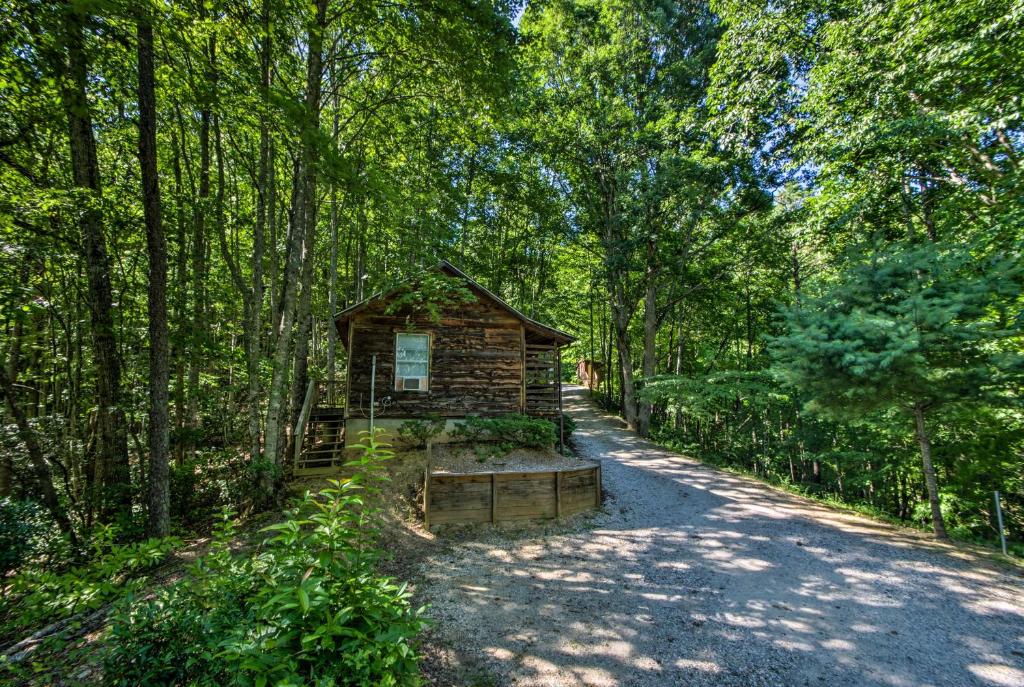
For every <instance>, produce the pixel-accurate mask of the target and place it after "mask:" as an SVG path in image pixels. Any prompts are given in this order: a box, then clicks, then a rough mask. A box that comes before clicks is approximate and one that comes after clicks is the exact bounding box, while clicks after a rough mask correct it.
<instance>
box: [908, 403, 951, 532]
mask: <svg viewBox="0 0 1024 687" xmlns="http://www.w3.org/2000/svg"><path fill="white" fill-rule="evenodd" d="M914 425H915V428H916V430H917V443H918V444H919V445H920V447H921V471H922V472H923V473H924V484H925V487H927V489H928V505H929V506H931V510H932V531H933V532H934V533H935V538H936V539H941V540H943V541H945V540H947V539H949V535H948V534H946V523H945V522H944V521H943V519H942V507H941V504H940V502H939V483H938V480H937V479H936V478H935V467H934V466H933V465H932V442H931V439H929V438H928V433H927V431H925V426H924V406H923V405H922V404H920V403H915V404H914Z"/></svg>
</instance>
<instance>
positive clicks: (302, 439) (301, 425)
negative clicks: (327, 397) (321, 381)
mask: <svg viewBox="0 0 1024 687" xmlns="http://www.w3.org/2000/svg"><path fill="white" fill-rule="evenodd" d="M316 396H317V384H316V380H315V379H311V380H309V385H308V386H307V387H306V400H304V401H303V402H302V410H301V411H299V421H298V422H297V423H295V465H296V466H298V465H299V461H300V460H301V458H302V448H303V446H304V445H305V443H306V425H307V424H309V414H310V412H311V411H312V409H313V406H315V405H316Z"/></svg>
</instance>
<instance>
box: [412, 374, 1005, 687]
mask: <svg viewBox="0 0 1024 687" xmlns="http://www.w3.org/2000/svg"><path fill="white" fill-rule="evenodd" d="M567 408H568V410H569V411H570V412H571V413H572V415H573V416H574V417H575V418H576V420H577V422H578V423H579V428H578V430H577V434H576V438H577V445H578V447H579V450H580V452H581V453H582V454H583V456H584V457H587V458H593V459H603V465H604V467H603V472H604V481H605V487H606V490H607V492H608V493H609V500H608V501H607V502H606V504H605V513H603V514H600V515H597V516H595V517H593V518H592V519H591V521H590V522H582V523H581V522H580V521H579V520H577V521H576V522H574V523H569V524H566V525H554V526H552V527H550V528H548V530H547V531H546V532H543V533H542V532H537V531H534V532H532V533H526V534H523V533H518V534H516V533H509V532H500V531H498V532H493V531H488V530H481V531H477V532H476V533H474V534H473V535H471V537H472V538H469V537H467V538H464V539H462V540H455V541H451V542H450V543H449V544H448V545H447V546H444V547H442V548H440V549H434V550H433V551H432V552H431V553H430V554H429V555H428V556H427V559H426V561H425V565H424V567H423V571H422V575H423V584H422V585H421V587H420V590H419V594H420V596H421V598H424V599H425V600H427V601H429V602H430V603H431V604H432V609H431V611H430V614H431V616H433V617H434V618H435V619H436V620H437V621H438V625H437V630H436V632H438V633H439V634H440V635H441V636H442V639H443V641H444V642H445V643H446V644H448V645H449V646H451V647H453V648H454V649H455V651H456V652H457V653H458V654H459V656H460V657H461V659H462V660H463V661H464V662H466V663H468V664H476V665H480V666H483V668H484V670H485V671H486V673H487V674H488V675H489V677H487V678H486V679H484V680H480V681H478V682H476V684H499V685H523V686H525V685H530V686H533V685H537V686H540V685H551V686H555V685H557V686H559V687H561V686H571V685H600V686H605V685H636V686H639V685H652V686H653V685H744V686H747V685H750V686H755V685H786V686H788V685H828V686H830V687H831V686H833V685H891V686H904V685H1005V686H1007V687H1010V686H1012V687H1022V686H1024V576H1022V575H1021V574H1020V573H1019V572H1017V571H1015V570H1013V569H1011V568H1009V567H1007V566H1005V565H1002V564H997V563H993V562H990V561H988V560H986V559H985V558H984V557H983V556H981V555H979V554H977V553H973V552H970V551H965V550H963V549H954V548H951V547H940V546H937V545H935V544H933V543H931V542H929V541H928V540H927V539H926V538H925V537H923V536H919V535H917V534H916V533H913V532H908V531H905V530H899V529H895V528H891V527H888V526H885V525H882V524H879V523H876V522H873V521H871V520H867V519H864V518H860V517H857V516H853V515H848V514H845V513H840V512H837V511H834V510H831V509H827V508H824V507H821V506H819V505H816V504H814V503H813V502H810V501H807V500H804V499H801V498H798V497H794V496H790V495H787V494H784V493H781V492H778V491H775V490H773V489H770V488H768V487H766V486H764V485H762V484H760V483H758V482H755V481H753V480H748V479H744V478H740V477H736V476H734V475H731V474H728V473H724V472H720V471H718V470H715V469H712V468H709V467H707V466H704V465H702V464H700V463H698V462H695V461H692V460H689V459H687V458H684V457H682V456H679V455H677V454H674V453H671V452H669V451H665V450H663V449H660V448H658V447H655V446H652V445H651V444H648V443H645V442H643V441H641V440H639V439H637V438H636V437H635V435H633V434H632V433H630V432H628V431H627V430H625V429H623V428H622V426H621V424H620V423H619V422H618V421H616V420H615V419H614V418H610V417H605V416H602V415H600V414H599V413H598V412H597V411H596V410H595V409H594V408H593V407H592V406H591V405H590V404H589V403H588V402H587V401H586V400H585V395H584V393H583V391H582V389H580V388H575V387H569V388H568V389H567ZM470 682H474V681H472V680H468V679H465V678H464V679H463V684H469V683H470Z"/></svg>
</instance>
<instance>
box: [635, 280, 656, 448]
mask: <svg viewBox="0 0 1024 687" xmlns="http://www.w3.org/2000/svg"><path fill="white" fill-rule="evenodd" d="M657 343H658V290H657V277H656V271H655V268H654V267H653V266H649V267H648V270H647V286H646V289H645V291H644V357H643V361H642V365H643V374H644V377H652V376H654V373H655V366H656V364H657V350H658V349H657ZM637 433H639V434H640V436H642V437H646V436H648V435H649V434H650V433H651V403H650V401H641V402H640V413H639V415H638V417H637Z"/></svg>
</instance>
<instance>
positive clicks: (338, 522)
mask: <svg viewBox="0 0 1024 687" xmlns="http://www.w3.org/2000/svg"><path fill="white" fill-rule="evenodd" d="M363 448H364V453H363V456H362V457H361V458H360V459H359V460H357V461H353V462H352V463H349V466H350V467H352V468H353V469H354V476H353V477H352V478H351V479H348V480H344V481H341V482H334V481H332V482H331V483H330V484H331V486H330V487H329V488H327V489H324V490H322V491H320V492H319V493H318V494H317V495H315V496H314V495H310V494H309V493H307V494H306V495H305V496H304V497H303V498H302V499H301V500H300V502H299V503H298V505H297V506H296V508H295V509H294V510H293V511H290V512H289V513H288V515H287V517H286V519H285V520H284V521H282V522H281V523H278V524H276V525H272V526H270V527H268V528H266V529H265V530H264V531H265V532H267V533H268V534H269V535H270V536H269V538H268V539H267V540H266V541H265V542H264V544H263V546H262V547H261V550H260V551H259V552H258V553H255V554H253V553H251V552H250V553H243V554H240V555H234V554H232V553H231V551H230V548H229V546H230V542H231V540H232V538H233V532H234V530H233V525H232V524H231V522H230V519H225V521H224V523H223V524H222V525H221V526H220V527H219V528H218V530H217V533H216V535H215V541H214V544H213V547H212V549H211V552H210V554H208V555H207V556H205V557H203V558H202V559H201V560H200V561H199V562H198V563H197V564H196V565H195V566H194V567H193V570H192V571H191V574H190V575H189V576H188V578H187V579H186V581H183V582H182V583H179V584H177V585H174V586H172V587H170V588H167V589H164V590H161V591H159V592H158V593H157V594H155V595H154V596H153V597H152V598H148V599H141V600H129V601H127V602H126V603H124V604H122V605H121V606H120V607H119V608H118V609H117V611H116V612H115V613H114V614H113V629H112V632H113V641H112V642H111V645H112V648H111V650H110V651H109V653H108V654H107V656H106V658H105V670H106V681H107V683H108V684H114V685H136V684H151V685H159V684H166V685H171V684H196V685H229V684H230V685H267V684H274V685H299V684H310V685H393V686H397V685H415V684H417V683H418V682H419V679H418V675H419V672H418V667H417V655H416V651H415V648H414V639H415V637H416V635H417V634H418V633H419V632H420V630H421V629H422V627H423V621H422V620H421V619H420V612H419V611H417V610H413V609H412V608H411V607H410V604H409V593H408V591H406V589H405V586H404V585H398V584H396V583H394V582H393V581H392V580H390V579H388V578H385V577H381V576H379V575H378V574H377V573H376V563H377V561H378V558H379V551H378V550H377V548H376V538H377V524H378V520H379V509H378V507H377V505H376V504H375V496H376V494H377V492H378V491H379V489H378V487H377V486H376V485H377V482H378V480H380V479H383V477H382V475H381V470H382V465H381V461H382V460H384V459H386V458H388V457H390V452H389V451H386V450H384V449H382V448H380V446H379V445H377V444H376V443H375V442H374V441H372V440H371V441H368V442H366V443H365V444H364V446H363Z"/></svg>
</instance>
